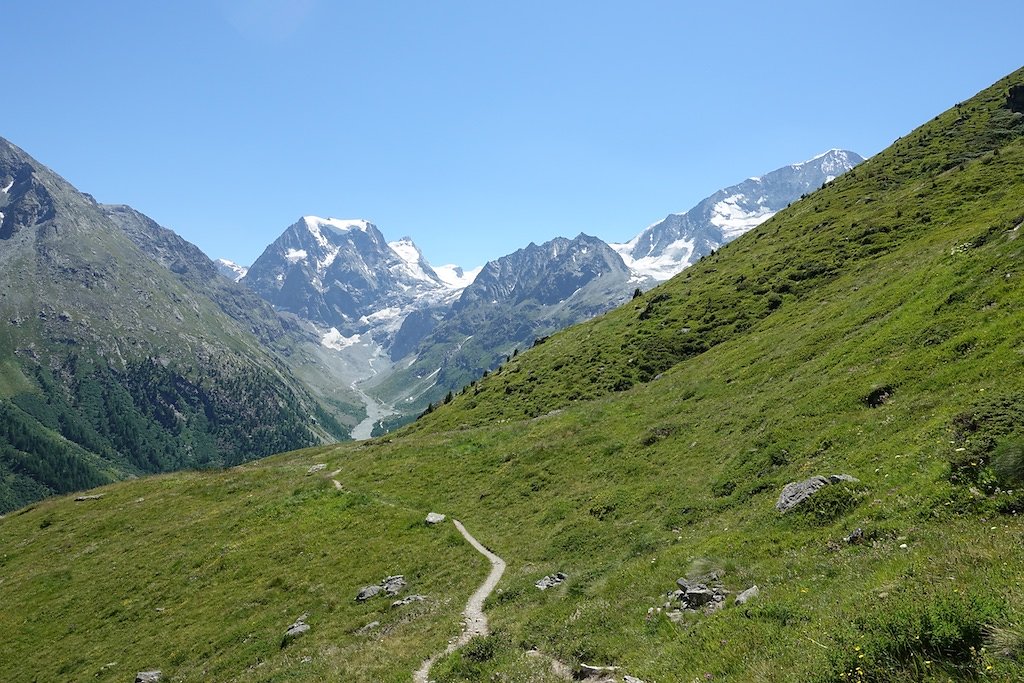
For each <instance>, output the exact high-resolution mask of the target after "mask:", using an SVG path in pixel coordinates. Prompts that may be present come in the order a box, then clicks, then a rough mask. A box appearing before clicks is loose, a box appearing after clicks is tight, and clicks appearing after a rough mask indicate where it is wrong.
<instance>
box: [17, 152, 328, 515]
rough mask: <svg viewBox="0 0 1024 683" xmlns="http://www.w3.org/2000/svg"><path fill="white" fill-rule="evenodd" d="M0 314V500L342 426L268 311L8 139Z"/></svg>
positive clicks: (216, 459)
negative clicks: (272, 346) (289, 355)
mask: <svg viewBox="0 0 1024 683" xmlns="http://www.w3.org/2000/svg"><path fill="white" fill-rule="evenodd" d="M232 309H234V310H235V312H236V313H237V317H233V316H232V315H231V314H230V313H229V312H228V311H230V310H232ZM261 311H262V312H264V313H269V317H268V318H267V319H265V320H264V319H261V315H260V312H261ZM0 317H2V319H3V320H4V322H5V326H4V332H3V334H2V336H0V412H2V413H3V417H2V419H0V509H10V508H11V507H16V506H18V505H21V504H24V503H25V502H27V501H30V500H32V499H34V498H38V497H40V496H42V495H46V494H48V493H52V492H60V491H67V490H73V489H75V488H81V487H83V486H88V485H93V484H96V483H100V482H102V481H108V480H110V479H113V478H117V477H122V476H126V475H133V474H141V473H145V472H157V471H165V470H169V469H176V468H181V467H196V466H204V465H215V464H231V463H237V462H240V461H243V460H246V459H249V458H254V457H258V456H261V455H266V454H268V453H273V452H278V451H280V450H282V449H287V448H295V447H299V446H304V445H311V444H315V443H319V442H322V441H325V440H332V439H334V438H336V437H341V436H343V435H344V431H345V430H344V429H343V428H342V427H341V426H340V425H339V424H338V423H337V422H336V421H335V420H334V418H333V417H332V416H331V415H330V414H329V413H328V412H327V411H326V410H325V409H324V406H323V404H322V402H321V401H319V400H317V398H316V397H314V396H313V395H312V394H311V393H310V391H309V390H308V389H307V388H306V387H305V386H304V385H303V384H302V383H301V382H300V381H298V380H297V379H296V378H295V376H294V374H293V373H292V372H291V371H290V370H289V368H288V367H287V366H286V364H285V363H284V362H282V360H281V357H280V356H279V355H278V354H277V353H275V352H274V351H272V350H269V349H267V348H266V347H265V346H264V344H263V342H261V340H260V337H263V338H264V339H271V338H276V339H282V338H284V337H286V336H287V332H286V330H285V328H284V323H283V322H282V321H281V320H280V319H279V318H278V317H277V316H276V314H274V313H273V311H272V310H270V307H269V306H266V305H264V304H262V302H260V301H259V300H258V299H257V297H255V296H253V295H252V294H251V293H250V292H247V291H246V290H244V289H242V288H241V287H239V286H238V285H235V284H233V283H231V282H230V281H228V280H225V279H224V278H222V277H221V276H220V275H219V274H218V273H217V270H216V267H215V266H214V265H213V264H212V262H210V261H209V259H208V258H206V257H205V255H203V254H202V252H201V251H199V250H198V249H197V248H195V247H194V246H193V245H191V244H189V243H187V242H185V241H184V240H181V239H180V238H179V237H177V236H176V235H174V234H173V233H171V232H170V231H166V230H164V229H163V228H160V227H159V226H157V225H156V224H155V223H153V222H152V221H150V220H149V219H147V218H145V217H144V216H142V215H141V214H139V213H138V212H135V211H133V210H132V209H130V208H129V207H121V206H102V205H99V204H97V203H96V202H95V201H94V200H93V199H92V197H90V196H88V195H85V194H83V193H80V192H78V191H77V190H76V189H75V188H73V187H72V186H71V185H70V184H68V183H67V182H66V181H64V180H63V179H62V178H60V177H59V176H57V175H56V174H55V173H53V172H52V171H50V170H49V169H47V168H46V167H44V166H42V165H41V164H39V163H38V162H36V161H35V160H34V159H32V158H31V157H29V156H28V155H27V154H25V153H24V152H23V151H22V150H20V149H18V148H17V147H15V146H14V145H12V144H10V143H9V142H7V141H6V140H3V139H0ZM301 324H302V323H301V322H300V321H296V325H301ZM311 418H312V419H311Z"/></svg>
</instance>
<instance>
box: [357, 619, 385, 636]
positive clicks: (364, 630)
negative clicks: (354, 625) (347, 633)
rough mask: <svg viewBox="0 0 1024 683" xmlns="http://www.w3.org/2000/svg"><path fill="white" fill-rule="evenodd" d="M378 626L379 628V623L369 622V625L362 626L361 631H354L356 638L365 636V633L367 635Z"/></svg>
mask: <svg viewBox="0 0 1024 683" xmlns="http://www.w3.org/2000/svg"><path fill="white" fill-rule="evenodd" d="M378 626H380V622H379V621H371V622H370V623H369V624H367V625H366V626H363V627H362V628H361V629H359V630H358V631H356V635H357V636H362V635H366V634H367V633H369V632H370V631H372V630H373V629H375V628H377V627H378Z"/></svg>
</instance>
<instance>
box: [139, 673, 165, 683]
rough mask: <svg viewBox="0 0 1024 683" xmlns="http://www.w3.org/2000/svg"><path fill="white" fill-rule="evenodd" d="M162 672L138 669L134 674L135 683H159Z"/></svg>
mask: <svg viewBox="0 0 1024 683" xmlns="http://www.w3.org/2000/svg"><path fill="white" fill-rule="evenodd" d="M162 678H163V673H162V672H160V671H156V670H154V671H140V672H139V673H137V674H135V683H160V680H161V679H162Z"/></svg>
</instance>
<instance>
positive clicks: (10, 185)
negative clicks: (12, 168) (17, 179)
mask: <svg viewBox="0 0 1024 683" xmlns="http://www.w3.org/2000/svg"><path fill="white" fill-rule="evenodd" d="M12 187H14V179H13V178H11V182H9V183H7V187H5V188H4V189H2V190H0V192H3V193H4V194H7V193H8V192H10V191H11V188H12Z"/></svg>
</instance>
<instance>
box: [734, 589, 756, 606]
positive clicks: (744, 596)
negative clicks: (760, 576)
mask: <svg viewBox="0 0 1024 683" xmlns="http://www.w3.org/2000/svg"><path fill="white" fill-rule="evenodd" d="M760 594H761V589H759V588H758V587H757V584H755V585H753V586H751V587H750V588H748V589H747V590H745V591H743V592H742V593H740V594H739V595H737V596H736V601H735V602H736V604H737V605H745V604H747V603H748V602H750V601H751V600H753V599H754V598H756V597H757V596H758V595H760Z"/></svg>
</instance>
